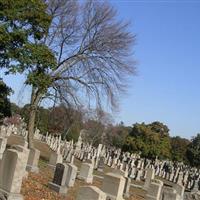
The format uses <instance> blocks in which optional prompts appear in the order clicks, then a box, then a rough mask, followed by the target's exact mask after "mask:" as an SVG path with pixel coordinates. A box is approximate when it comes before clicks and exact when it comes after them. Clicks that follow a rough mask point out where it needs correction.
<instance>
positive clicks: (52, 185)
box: [48, 182, 68, 195]
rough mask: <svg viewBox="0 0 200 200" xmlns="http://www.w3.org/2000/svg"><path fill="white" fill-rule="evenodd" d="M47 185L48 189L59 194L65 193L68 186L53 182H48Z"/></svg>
mask: <svg viewBox="0 0 200 200" xmlns="http://www.w3.org/2000/svg"><path fill="white" fill-rule="evenodd" d="M48 186H49V188H50V189H52V190H54V191H56V192H58V193H59V194H62V195H66V194H67V190H68V188H67V187H66V186H60V185H57V184H55V183H52V182H49V183H48Z"/></svg>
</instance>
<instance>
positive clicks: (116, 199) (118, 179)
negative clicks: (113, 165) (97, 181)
mask: <svg viewBox="0 0 200 200" xmlns="http://www.w3.org/2000/svg"><path fill="white" fill-rule="evenodd" d="M124 187H125V178H124V177H123V176H122V175H120V174H117V173H107V174H106V175H105V176H104V179H103V186H102V191H103V192H105V193H106V195H107V197H108V199H110V200H124V198H123V192H124Z"/></svg>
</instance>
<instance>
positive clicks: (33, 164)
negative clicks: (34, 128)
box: [26, 148, 40, 173]
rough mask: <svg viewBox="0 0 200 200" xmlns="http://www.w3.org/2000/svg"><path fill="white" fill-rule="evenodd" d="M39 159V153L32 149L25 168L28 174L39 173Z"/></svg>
mask: <svg viewBox="0 0 200 200" xmlns="http://www.w3.org/2000/svg"><path fill="white" fill-rule="evenodd" d="M39 158H40V151H39V150H37V149H34V148H32V149H30V152H29V157H28V163H27V166H26V170H27V171H28V172H35V173H38V172H39V168H38V161H39Z"/></svg>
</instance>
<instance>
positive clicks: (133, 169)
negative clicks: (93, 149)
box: [75, 150, 199, 189]
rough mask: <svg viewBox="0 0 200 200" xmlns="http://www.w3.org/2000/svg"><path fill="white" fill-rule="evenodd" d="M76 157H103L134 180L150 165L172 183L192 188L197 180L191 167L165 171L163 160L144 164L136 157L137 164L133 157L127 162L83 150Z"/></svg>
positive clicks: (196, 175) (107, 162)
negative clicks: (160, 162) (159, 163)
mask: <svg viewBox="0 0 200 200" xmlns="http://www.w3.org/2000/svg"><path fill="white" fill-rule="evenodd" d="M75 155H76V157H77V158H78V159H80V160H84V159H85V158H87V159H92V158H95V159H96V160H100V162H101V159H102V157H103V159H104V163H105V164H107V165H108V166H109V167H111V168H119V169H121V170H124V171H125V172H126V173H128V174H129V176H130V177H131V178H133V179H135V180H140V179H141V177H143V178H145V176H146V175H145V174H146V173H145V172H146V171H145V169H147V168H149V167H152V168H154V169H155V171H156V175H157V176H160V177H162V178H164V179H166V180H168V181H171V182H173V183H178V184H180V185H183V186H185V187H186V188H188V189H192V188H194V185H195V182H198V181H199V173H198V171H197V170H196V171H195V170H194V171H192V170H193V169H187V168H186V169H183V167H182V168H181V167H177V168H174V169H173V170H172V171H170V172H166V170H165V168H164V164H165V162H162V164H161V165H160V166H159V165H158V164H153V165H149V164H148V165H146V166H145V165H144V160H142V159H140V160H138V159H137V165H135V161H136V159H135V158H134V157H130V158H129V162H123V160H120V159H119V156H116V157H114V158H112V157H111V156H110V155H109V154H105V155H104V156H99V157H97V156H96V155H94V154H92V153H88V152H84V150H81V151H80V152H79V153H76V154H75ZM183 170H185V171H183Z"/></svg>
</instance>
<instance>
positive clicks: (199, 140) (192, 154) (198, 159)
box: [186, 133, 200, 168]
mask: <svg viewBox="0 0 200 200" xmlns="http://www.w3.org/2000/svg"><path fill="white" fill-rule="evenodd" d="M186 154H187V158H188V160H189V163H190V165H191V166H195V167H198V168H199V167H200V156H199V155H200V134H199V133H198V134H197V136H196V137H194V138H193V139H192V142H191V143H190V144H189V146H188V148H187V151H186Z"/></svg>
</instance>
